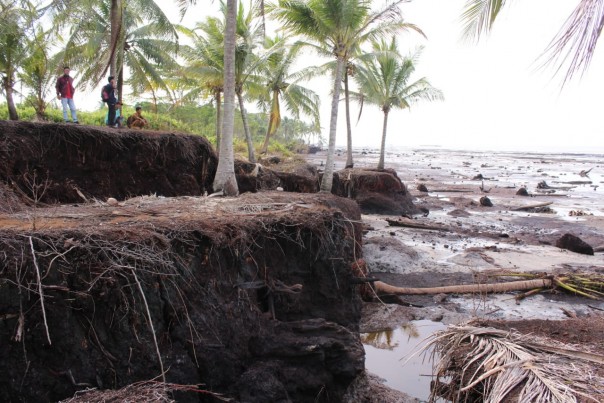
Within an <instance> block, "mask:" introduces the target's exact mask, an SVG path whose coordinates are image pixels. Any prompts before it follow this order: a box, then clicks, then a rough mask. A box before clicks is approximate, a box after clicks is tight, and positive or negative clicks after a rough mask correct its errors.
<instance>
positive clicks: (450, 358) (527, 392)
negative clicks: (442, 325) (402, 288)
mask: <svg viewBox="0 0 604 403" xmlns="http://www.w3.org/2000/svg"><path fill="white" fill-rule="evenodd" d="M552 345H555V346H556V347H551V346H552ZM428 349H431V351H432V353H431V354H432V358H435V357H436V356H438V357H440V359H439V361H438V363H436V364H435V365H434V375H435V377H436V379H435V380H434V381H433V382H432V390H431V395H430V401H431V402H433V401H435V400H436V399H437V398H445V399H448V400H451V401H453V402H466V401H482V402H487V403H488V402H504V401H505V402H511V401H514V402H516V401H517V402H559V403H568V402H577V401H588V402H601V401H603V400H602V399H603V398H604V392H603V391H604V378H603V377H602V376H601V375H600V374H601V373H602V365H603V364H604V356H601V355H598V354H593V353H590V352H585V351H579V350H578V349H576V348H571V347H570V346H565V345H561V344H560V343H559V342H554V341H553V340H550V339H547V338H537V337H534V336H527V335H521V334H519V333H516V332H508V331H504V330H499V329H494V328H482V327H474V326H450V327H449V328H448V329H447V330H444V331H441V332H437V333H435V334H434V335H433V336H431V338H430V339H429V340H428V343H427V344H426V346H425V347H424V349H423V350H424V351H426V350H428ZM598 369H599V373H598Z"/></svg>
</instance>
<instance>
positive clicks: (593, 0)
mask: <svg viewBox="0 0 604 403" xmlns="http://www.w3.org/2000/svg"><path fill="white" fill-rule="evenodd" d="M505 4H506V1H505V0H468V1H467V2H466V5H465V8H464V11H463V13H462V16H461V20H462V24H463V37H464V38H465V39H470V40H477V39H479V38H480V37H481V36H482V35H484V34H486V33H488V32H489V31H490V30H491V29H492V28H493V24H494V23H495V20H496V18H497V16H498V14H499V12H500V11H501V10H502V8H503V7H504V6H505ZM544 18H547V17H544ZM603 28H604V0H579V4H578V5H577V7H576V8H575V9H574V10H573V12H572V13H571V15H570V16H569V17H568V19H567V20H566V22H565V23H564V25H563V26H562V27H561V28H560V31H558V33H557V34H556V36H555V37H554V38H553V39H552V41H551V42H550V44H549V45H548V46H547V48H546V49H545V51H544V52H543V54H542V55H541V60H542V61H543V66H546V65H553V66H554V67H555V71H556V73H559V72H563V74H564V78H563V81H562V85H563V86H564V84H566V82H568V80H570V79H571V78H572V77H573V76H574V75H575V74H577V73H578V72H584V71H585V70H586V69H587V68H588V67H589V64H590V62H591V60H592V57H593V54H594V52H595V49H596V44H597V42H598V39H599V38H600V33H601V32H602V29H603Z"/></svg>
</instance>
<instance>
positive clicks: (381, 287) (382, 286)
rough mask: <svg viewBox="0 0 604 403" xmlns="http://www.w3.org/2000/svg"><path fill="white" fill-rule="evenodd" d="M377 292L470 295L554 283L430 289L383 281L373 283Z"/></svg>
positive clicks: (543, 279)
mask: <svg viewBox="0 0 604 403" xmlns="http://www.w3.org/2000/svg"><path fill="white" fill-rule="evenodd" d="M373 284H374V286H375V290H376V291H377V292H383V293H385V294H395V295H427V294H429V295H432V294H441V293H442V294H469V293H494V292H510V291H524V290H532V289H535V288H551V287H553V286H554V281H553V280H552V279H549V278H540V279H534V280H520V281H510V282H506V283H487V284H463V285H448V286H443V287H428V288H406V287H395V286H392V285H390V284H386V283H384V282H382V281H376V282H375V283H373Z"/></svg>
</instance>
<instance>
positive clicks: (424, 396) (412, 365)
mask: <svg viewBox="0 0 604 403" xmlns="http://www.w3.org/2000/svg"><path fill="white" fill-rule="evenodd" d="M446 327H447V326H446V325H443V324H442V323H440V322H433V321H431V320H416V321H411V322H409V323H408V324H406V325H404V326H401V327H400V328H398V329H395V330H389V331H383V332H375V333H363V334H361V340H362V342H363V346H364V347H365V368H367V370H368V371H369V372H372V373H374V374H376V375H378V376H379V377H381V378H384V379H385V380H386V382H385V383H386V385H388V386H389V387H391V388H393V389H396V390H400V391H401V392H404V393H406V394H408V395H410V396H412V397H415V398H418V399H420V400H428V397H429V396H430V381H431V380H432V376H431V375H432V362H431V361H430V360H429V355H426V354H417V355H414V356H413V357H411V358H409V357H410V356H411V355H412V354H414V353H415V352H417V348H418V345H420V344H421V343H422V342H423V341H424V339H425V338H426V337H428V336H429V335H431V334H432V333H434V332H436V331H438V330H443V329H445V328H446Z"/></svg>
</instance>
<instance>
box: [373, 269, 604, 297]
mask: <svg viewBox="0 0 604 403" xmlns="http://www.w3.org/2000/svg"><path fill="white" fill-rule="evenodd" d="M499 276H531V277H533V276H539V277H538V278H532V279H529V280H519V281H509V282H505V283H476V284H462V285H450V286H443V287H427V288H406V287H395V286H392V285H390V284H386V283H384V282H382V281H376V282H375V283H374V287H375V291H376V292H381V293H384V294H393V295H426V294H471V293H485V294H486V293H496V292H511V291H524V290H531V291H530V292H528V293H525V294H524V296H527V295H532V294H535V293H537V292H538V291H537V290H543V289H548V288H549V289H552V288H558V289H560V290H562V291H566V292H569V293H571V294H574V295H580V296H583V297H586V298H590V299H594V300H601V299H602V298H604V276H602V275H600V274H593V273H589V274H588V273H573V274H566V275H559V276H545V277H543V276H542V275H540V274H530V273H505V274H499ZM520 298H522V296H521V297H520Z"/></svg>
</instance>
